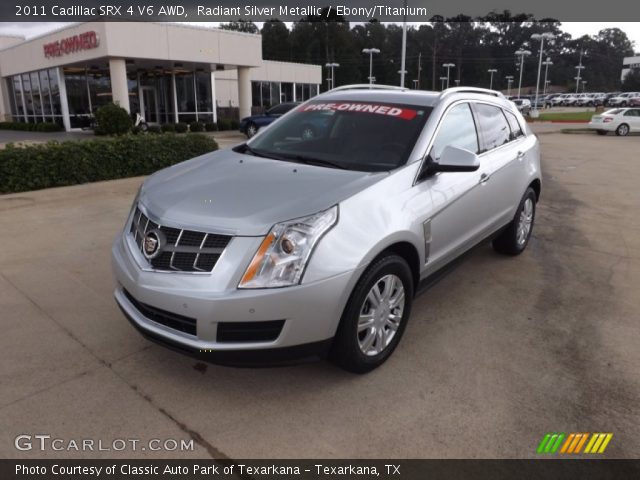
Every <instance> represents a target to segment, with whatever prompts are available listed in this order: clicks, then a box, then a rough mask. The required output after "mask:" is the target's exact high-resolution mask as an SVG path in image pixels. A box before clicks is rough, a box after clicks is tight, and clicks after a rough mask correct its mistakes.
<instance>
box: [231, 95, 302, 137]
mask: <svg viewBox="0 0 640 480" xmlns="http://www.w3.org/2000/svg"><path fill="white" fill-rule="evenodd" d="M298 105H300V102H288V103H281V104H280V105H276V106H275V107H271V108H270V109H269V110H267V111H266V112H264V113H263V114H261V115H252V116H250V117H246V118H243V119H242V120H240V131H241V132H242V133H244V134H245V135H246V136H247V137H248V138H251V137H253V136H254V135H255V134H256V133H258V130H260V129H261V128H262V127H266V126H267V125H269V124H270V123H272V122H273V121H274V120H277V119H278V118H279V117H281V116H282V115H284V114H285V113H287V112H288V111H289V110H293V109H294V108H295V107H297V106H298Z"/></svg>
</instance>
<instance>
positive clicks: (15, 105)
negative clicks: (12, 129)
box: [7, 68, 63, 125]
mask: <svg viewBox="0 0 640 480" xmlns="http://www.w3.org/2000/svg"><path fill="white" fill-rule="evenodd" d="M7 84H8V86H9V100H10V103H11V114H12V116H13V120H14V121H18V122H23V121H27V122H32V123H33V122H56V123H58V124H60V125H62V124H63V121H62V110H61V107H60V89H59V87H58V73H57V72H56V69H55V68H52V69H49V70H39V71H37V72H31V73H26V74H22V75H14V76H13V77H11V78H10V79H8V82H7ZM23 85H26V90H25V91H23V88H24V87H23Z"/></svg>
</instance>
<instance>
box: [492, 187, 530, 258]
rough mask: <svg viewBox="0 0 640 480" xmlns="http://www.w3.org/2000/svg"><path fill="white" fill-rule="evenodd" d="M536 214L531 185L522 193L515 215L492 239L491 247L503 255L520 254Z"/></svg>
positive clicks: (525, 245)
mask: <svg viewBox="0 0 640 480" xmlns="http://www.w3.org/2000/svg"><path fill="white" fill-rule="evenodd" d="M535 216H536V193H535V192H534V191H533V189H532V188H531V187H529V188H527V191H526V192H525V193H524V196H523V197H522V200H520V204H519V205H518V209H517V210H516V215H515V217H514V218H513V220H511V223H509V225H507V227H506V228H505V229H504V231H503V232H502V233H501V234H500V235H499V236H498V237H496V238H495V239H494V240H493V248H494V250H495V251H496V252H498V253H503V254H505V255H520V254H521V253H522V252H524V249H525V248H527V245H528V244H529V238H531V232H532V231H533V222H534V220H535Z"/></svg>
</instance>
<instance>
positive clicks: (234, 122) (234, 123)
mask: <svg viewBox="0 0 640 480" xmlns="http://www.w3.org/2000/svg"><path fill="white" fill-rule="evenodd" d="M229 127H230V128H229V129H230V130H238V129H239V128H240V122H239V121H238V120H236V119H235V118H233V119H231V124H230V126H229Z"/></svg>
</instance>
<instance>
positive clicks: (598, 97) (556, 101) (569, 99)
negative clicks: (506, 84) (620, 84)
mask: <svg viewBox="0 0 640 480" xmlns="http://www.w3.org/2000/svg"><path fill="white" fill-rule="evenodd" d="M510 99H511V100H512V101H513V102H514V103H515V104H516V105H517V107H518V109H519V110H520V111H521V112H522V113H524V114H528V113H529V111H531V109H532V108H536V107H537V108H545V107H600V106H605V107H637V106H640V92H624V93H623V92H611V93H601V92H593V93H552V94H549V95H539V96H538V103H537V105H536V97H535V95H521V96H520V98H517V97H510Z"/></svg>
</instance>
